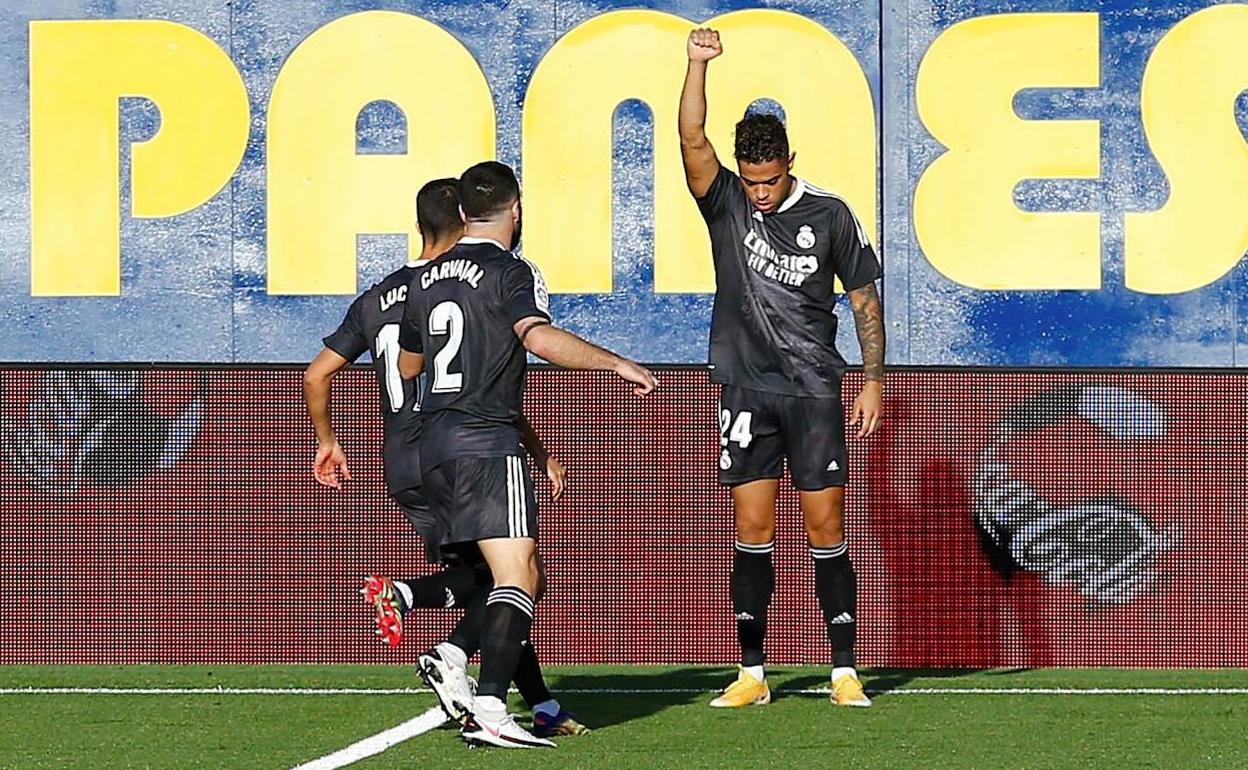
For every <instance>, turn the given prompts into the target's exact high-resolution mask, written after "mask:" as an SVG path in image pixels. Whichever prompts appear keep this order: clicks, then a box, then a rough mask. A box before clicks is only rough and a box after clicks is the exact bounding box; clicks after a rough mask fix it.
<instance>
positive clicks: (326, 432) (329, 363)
mask: <svg viewBox="0 0 1248 770" xmlns="http://www.w3.org/2000/svg"><path fill="white" fill-rule="evenodd" d="M349 363H350V362H349V361H348V360H347V359H345V358H343V357H342V356H340V355H339V354H338V353H336V352H334V351H332V350H330V349H329V348H325V349H323V350H321V352H320V353H319V354H318V355H317V356H316V358H314V359H312V363H310V364H308V368H307V369H306V370H305V371H304V373H303V400H304V403H305V404H306V405H307V407H308V417H310V418H311V419H312V427H313V428H314V429H315V430H316V443H317V445H316V457H315V459H313V461H312V475H313V476H314V477H315V478H316V480H317V482H318V483H320V484H324V485H325V486H327V487H334V488H335V489H338V488H340V487H341V486H342V482H341V480H340V479H346V480H350V478H351V471H350V470H349V469H348V468H347V457H346V454H344V453H343V451H342V447H341V446H339V444H338V436H337V434H335V433H334V424H333V420H331V419H330V416H329V385H330V382H331V381H332V380H333V379H334V375H335V374H337V373H338V372H340V371H342V369H343V368H344V367H345V366H347V364H349Z"/></svg>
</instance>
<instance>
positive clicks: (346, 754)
mask: <svg viewBox="0 0 1248 770" xmlns="http://www.w3.org/2000/svg"><path fill="white" fill-rule="evenodd" d="M446 721H447V720H446V714H445V713H443V711H442V707H441V706H434V707H433V708H431V709H429V710H428V711H426V712H425V713H423V714H421V715H420V716H417V717H413V718H411V719H409V720H407V721H406V722H403V723H402V724H399V725H395V726H394V727H391V728H390V729H389V730H384V731H382V732H379V733H377V734H376V735H371V736H369V737H367V738H364V739H363V740H359V741H356V742H355V743H353V744H351V745H350V746H347V747H346V748H345V749H339V750H338V751H335V752H334V753H332V754H326V755H325V756H323V757H320V758H318V759H314V760H312V761H311V762H304V763H303V764H302V765H299V766H297V767H295V768H294V770H335V769H336V768H339V767H346V766H347V765H350V764H353V763H355V762H359V761H360V760H361V759H364V758H365V757H371V756H373V755H375V754H380V753H381V752H383V751H385V750H386V749H388V748H390V747H391V746H395V745H397V744H400V743H402V742H403V741H406V740H408V739H410V738H415V737H416V736H417V735H424V734H425V733H427V732H429V731H430V730H436V729H438V728H439V727H441V726H442V725H443V724H444V723H445V722H446Z"/></svg>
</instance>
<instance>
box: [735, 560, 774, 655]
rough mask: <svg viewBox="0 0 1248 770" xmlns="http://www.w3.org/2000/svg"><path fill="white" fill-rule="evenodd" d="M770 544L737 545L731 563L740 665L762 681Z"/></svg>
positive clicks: (771, 587) (770, 574) (771, 584)
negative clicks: (739, 646)
mask: <svg viewBox="0 0 1248 770" xmlns="http://www.w3.org/2000/svg"><path fill="white" fill-rule="evenodd" d="M773 547H774V543H771V542H768V543H742V542H740V541H738V542H737V544H736V548H735V550H734V552H733V559H732V578H731V581H730V588H731V591H732V611H733V613H735V614H736V616H737V640H738V641H739V642H740V644H741V665H742V666H744V667H745V668H746V669H747V670H749V669H752V668H753V669H755V672H754V675H755V678H757V679H760V680H761V679H762V675H761V674H762V665H763V662H764V661H765V660H766V655H765V654H764V653H763V641H764V638H765V637H766V635H767V608H768V606H770V604H771V595H772V592H773V591H774V590H775V584H776V578H775V571H774V569H773V567H772V563H771V553H772V550H773Z"/></svg>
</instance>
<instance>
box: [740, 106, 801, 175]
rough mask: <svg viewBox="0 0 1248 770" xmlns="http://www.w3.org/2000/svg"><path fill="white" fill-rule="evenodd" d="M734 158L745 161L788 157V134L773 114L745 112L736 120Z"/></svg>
mask: <svg viewBox="0 0 1248 770" xmlns="http://www.w3.org/2000/svg"><path fill="white" fill-rule="evenodd" d="M735 155H736V158H737V160H739V161H744V162H746V163H766V162H767V161H770V160H785V161H787V160H788V159H789V135H788V132H786V131H785V130H784V123H783V122H781V120H780V118H778V117H776V116H775V115H769V114H766V113H761V112H747V113H746V114H745V117H744V118H741V120H740V121H738V122H737V130H736V152H735Z"/></svg>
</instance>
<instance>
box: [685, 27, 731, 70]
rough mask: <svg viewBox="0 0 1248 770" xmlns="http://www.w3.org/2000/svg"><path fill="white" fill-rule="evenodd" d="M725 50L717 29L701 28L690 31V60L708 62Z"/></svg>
mask: <svg viewBox="0 0 1248 770" xmlns="http://www.w3.org/2000/svg"><path fill="white" fill-rule="evenodd" d="M723 52H724V46H723V45H721V44H720V42H719V33H718V32H716V31H715V30H713V29H706V28H699V29H695V30H694V31H692V32H690V33H689V61H698V62H708V61H710V60H711V59H714V58H715V57H716V56H719V55H720V54H721V53H723Z"/></svg>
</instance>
